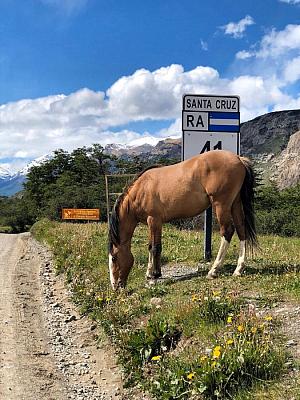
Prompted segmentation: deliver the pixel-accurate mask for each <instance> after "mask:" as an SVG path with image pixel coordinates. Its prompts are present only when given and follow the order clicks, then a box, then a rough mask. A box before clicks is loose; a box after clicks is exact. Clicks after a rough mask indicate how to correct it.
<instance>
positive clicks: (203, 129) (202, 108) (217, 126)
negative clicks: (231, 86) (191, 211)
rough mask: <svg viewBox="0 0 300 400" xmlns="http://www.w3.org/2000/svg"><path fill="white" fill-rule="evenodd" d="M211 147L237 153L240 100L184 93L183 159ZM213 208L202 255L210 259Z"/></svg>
mask: <svg viewBox="0 0 300 400" xmlns="http://www.w3.org/2000/svg"><path fill="white" fill-rule="evenodd" d="M210 150H229V151H232V152H233V153H236V154H239V152H240V99H239V97H238V96H215V95H202V94H185V95H184V96H183V107H182V159H183V160H187V159H188V158H191V157H193V156H195V155H197V154H201V153H205V152H206V151H210ZM211 235H212V208H211V207H210V208H208V209H207V210H206V212H205V222H204V236H205V238H204V258H205V260H207V261H209V260H210V259H211V256H212V251H211Z"/></svg>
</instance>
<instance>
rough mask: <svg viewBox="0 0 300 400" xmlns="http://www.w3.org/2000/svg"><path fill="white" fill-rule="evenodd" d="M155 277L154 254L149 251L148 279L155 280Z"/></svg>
mask: <svg viewBox="0 0 300 400" xmlns="http://www.w3.org/2000/svg"><path fill="white" fill-rule="evenodd" d="M153 275H154V266H153V253H152V251H151V250H150V251H149V259H148V267H147V272H146V278H153Z"/></svg>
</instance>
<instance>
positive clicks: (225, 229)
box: [207, 203, 234, 279]
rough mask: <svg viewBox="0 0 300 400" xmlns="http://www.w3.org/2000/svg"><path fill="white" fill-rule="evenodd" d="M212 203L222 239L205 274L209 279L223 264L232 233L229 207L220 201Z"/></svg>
mask: <svg viewBox="0 0 300 400" xmlns="http://www.w3.org/2000/svg"><path fill="white" fill-rule="evenodd" d="M214 205H215V209H216V215H217V219H218V222H219V225H220V234H221V237H222V239H221V245H220V248H219V251H218V255H217V257H216V259H215V261H214V264H213V266H212V268H211V269H210V271H209V272H208V274H207V277H208V278H209V279H213V278H215V277H216V276H217V274H218V271H219V269H220V268H221V267H222V266H223V264H224V259H225V256H226V252H227V249H228V247H229V244H230V241H231V238H232V236H233V233H234V226H233V223H232V216H231V209H230V208H228V206H224V205H222V204H221V203H214Z"/></svg>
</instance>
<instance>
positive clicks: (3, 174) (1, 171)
mask: <svg viewBox="0 0 300 400" xmlns="http://www.w3.org/2000/svg"><path fill="white" fill-rule="evenodd" d="M12 176H13V174H12V173H11V172H10V171H8V170H7V169H6V168H3V167H0V180H7V179H10V178H11V177H12Z"/></svg>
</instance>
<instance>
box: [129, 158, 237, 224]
mask: <svg viewBox="0 0 300 400" xmlns="http://www.w3.org/2000/svg"><path fill="white" fill-rule="evenodd" d="M244 176H245V172H244V167H243V165H242V163H241V161H240V160H239V157H238V156H236V155H235V154H233V153H230V152H227V151H222V150H216V151H211V152H207V153H204V154H201V155H198V156H195V157H193V158H191V159H189V160H186V161H183V162H180V163H177V164H173V165H169V166H165V167H160V168H155V169H150V170H148V171H146V172H145V173H144V174H142V175H141V176H140V177H139V179H138V180H137V181H136V183H135V185H133V187H132V190H131V192H130V197H131V198H132V199H133V200H134V202H135V205H136V207H137V208H139V209H140V210H142V212H143V213H144V216H146V215H152V214H155V213H157V214H159V215H161V219H162V220H164V221H168V220H170V219H173V218H185V217H190V216H194V215H197V214H199V213H201V212H202V211H204V210H205V209H206V208H207V207H208V206H209V204H210V197H211V196H213V195H216V196H218V195H222V196H223V197H225V196H228V195H229V194H230V193H231V192H232V193H234V194H233V196H234V197H235V196H236V194H237V192H238V190H239V189H240V186H241V184H242V182H243V180H244Z"/></svg>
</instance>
